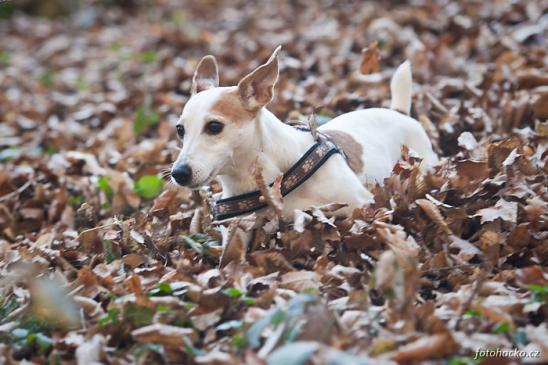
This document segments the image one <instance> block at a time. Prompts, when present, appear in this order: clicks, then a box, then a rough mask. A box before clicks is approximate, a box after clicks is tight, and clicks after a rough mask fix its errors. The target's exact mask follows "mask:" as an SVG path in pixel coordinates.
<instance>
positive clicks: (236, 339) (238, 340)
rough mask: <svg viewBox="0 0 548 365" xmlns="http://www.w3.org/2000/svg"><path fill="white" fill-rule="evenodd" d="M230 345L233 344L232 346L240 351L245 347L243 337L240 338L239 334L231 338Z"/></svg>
mask: <svg viewBox="0 0 548 365" xmlns="http://www.w3.org/2000/svg"><path fill="white" fill-rule="evenodd" d="M232 343H233V344H234V346H236V348H238V349H240V350H242V349H244V348H245V346H246V342H245V337H244V336H242V335H241V334H240V333H238V334H235V335H234V336H232Z"/></svg>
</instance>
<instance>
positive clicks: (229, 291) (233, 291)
mask: <svg viewBox="0 0 548 365" xmlns="http://www.w3.org/2000/svg"><path fill="white" fill-rule="evenodd" d="M223 294H226V295H228V296H229V297H231V298H239V297H241V296H243V295H244V294H245V293H244V292H243V291H241V290H240V289H238V288H226V289H225V290H223Z"/></svg>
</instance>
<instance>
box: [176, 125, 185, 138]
mask: <svg viewBox="0 0 548 365" xmlns="http://www.w3.org/2000/svg"><path fill="white" fill-rule="evenodd" d="M175 128H177V134H178V135H179V137H180V138H183V137H184V136H185V127H183V126H182V125H180V124H177V125H176V126H175Z"/></svg>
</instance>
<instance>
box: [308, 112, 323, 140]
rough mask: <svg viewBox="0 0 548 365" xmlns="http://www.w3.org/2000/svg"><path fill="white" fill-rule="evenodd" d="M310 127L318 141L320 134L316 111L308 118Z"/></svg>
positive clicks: (313, 136)
mask: <svg viewBox="0 0 548 365" xmlns="http://www.w3.org/2000/svg"><path fill="white" fill-rule="evenodd" d="M308 128H309V129H310V133H311V134H312V138H314V141H318V140H319V139H320V136H319V135H318V123H317V122H316V114H314V113H312V114H310V117H309V118H308Z"/></svg>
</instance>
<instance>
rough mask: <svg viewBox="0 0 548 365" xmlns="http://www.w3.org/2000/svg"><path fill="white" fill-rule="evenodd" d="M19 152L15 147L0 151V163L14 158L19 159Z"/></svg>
mask: <svg viewBox="0 0 548 365" xmlns="http://www.w3.org/2000/svg"><path fill="white" fill-rule="evenodd" d="M20 154H21V150H20V149H19V148H16V147H10V148H6V149H3V150H1V151H0V161H8V160H13V159H14V158H17V157H19V155H20Z"/></svg>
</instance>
